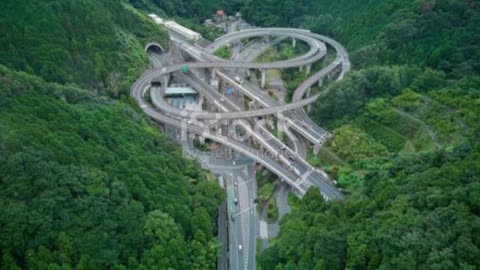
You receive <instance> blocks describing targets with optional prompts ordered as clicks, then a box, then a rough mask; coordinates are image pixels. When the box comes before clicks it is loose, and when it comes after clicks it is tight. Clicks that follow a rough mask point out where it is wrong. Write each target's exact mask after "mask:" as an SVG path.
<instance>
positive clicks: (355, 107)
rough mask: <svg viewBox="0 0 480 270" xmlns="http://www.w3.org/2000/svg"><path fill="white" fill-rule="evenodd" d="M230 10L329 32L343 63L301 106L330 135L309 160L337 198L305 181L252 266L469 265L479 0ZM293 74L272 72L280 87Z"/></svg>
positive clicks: (479, 84)
mask: <svg viewBox="0 0 480 270" xmlns="http://www.w3.org/2000/svg"><path fill="white" fill-rule="evenodd" d="M292 5H294V6H295V7H297V8H295V9H287V8H285V6H292ZM242 10H243V11H244V12H243V15H244V16H245V17H246V18H247V20H251V21H254V22H256V23H258V24H260V25H266V26H273V25H281V26H289V27H291V26H297V27H305V28H308V29H311V30H313V31H315V32H318V33H322V34H327V35H330V36H332V37H333V38H335V39H337V40H339V41H340V42H342V43H343V44H345V45H346V47H347V49H348V51H349V53H350V56H351V60H352V64H353V70H352V71H351V72H350V74H348V75H347V77H346V78H345V79H344V80H343V81H341V82H335V83H334V82H332V81H329V82H328V83H327V85H326V86H324V87H323V88H320V89H318V88H317V89H315V91H318V92H319V93H320V94H321V98H320V99H319V100H318V102H317V104H315V106H313V107H314V109H313V111H312V112H311V113H310V114H311V117H312V118H313V119H315V121H316V122H317V123H318V124H319V125H320V126H323V127H326V128H327V129H328V130H330V131H331V132H332V133H333V135H334V136H332V138H331V139H330V140H329V141H327V143H326V144H325V145H324V146H323V148H322V149H321V151H320V153H319V154H318V155H314V154H313V153H311V152H310V153H309V161H310V162H312V163H313V164H316V165H318V166H321V167H322V168H323V169H325V170H326V171H327V172H328V173H329V174H330V175H332V176H333V177H335V178H336V179H337V181H338V183H339V185H340V187H342V188H343V189H344V192H346V193H347V194H348V197H347V199H346V200H345V201H344V202H341V203H332V202H325V201H324V200H323V198H322V196H321V195H320V193H319V192H318V190H311V191H310V192H309V193H308V194H307V196H306V197H305V198H304V199H303V200H302V201H298V200H294V201H293V205H294V207H293V212H292V213H291V214H289V215H287V216H286V217H285V218H284V219H283V220H282V222H281V229H280V235H279V237H278V238H277V239H275V240H274V242H273V245H272V246H271V247H270V248H269V249H267V250H266V251H264V252H263V253H262V254H260V256H259V264H260V267H261V269H276V270H280V269H478V267H480V260H479V258H480V218H479V215H480V144H479V140H478V138H480V106H479V105H480V77H479V76H478V74H479V71H480V67H479V62H480V61H479V60H480V59H479V56H480V46H479V44H480V42H479V41H480V36H479V34H478V33H479V32H480V23H479V21H478V18H479V16H478V15H479V14H480V6H479V3H478V2H475V1H442V0H439V1H406V0H405V1H401V0H392V1H329V2H327V1H303V2H300V3H299V2H296V1H275V0H272V1H262V2H260V1H247V2H246V5H244V6H243V7H242ZM292 74H296V75H295V76H293V77H292V76H291V75H292ZM299 76H300V77H303V76H304V75H302V74H301V72H298V69H297V70H287V71H285V72H284V76H283V77H284V79H285V80H286V83H287V86H289V87H288V88H289V89H290V88H291V89H294V88H295V86H296V85H298V83H300V82H301V81H302V79H300V80H297V78H298V77H299ZM291 85H293V87H291ZM287 98H288V97H287Z"/></svg>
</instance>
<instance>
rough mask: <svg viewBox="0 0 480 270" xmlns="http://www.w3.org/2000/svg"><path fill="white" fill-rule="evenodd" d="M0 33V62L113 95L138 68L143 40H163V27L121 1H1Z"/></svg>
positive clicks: (144, 59)
mask: <svg viewBox="0 0 480 270" xmlns="http://www.w3.org/2000/svg"><path fill="white" fill-rule="evenodd" d="M0 36H1V38H0V63H1V64H3V65H6V66H7V67H9V68H11V69H14V70H22V71H26V72H28V73H31V74H35V75H38V76H40V77H42V78H44V79H45V80H47V81H52V82H58V83H75V84H78V85H81V86H83V87H87V88H93V89H96V90H98V91H102V92H107V93H108V94H110V95H111V96H113V97H117V96H118V95H119V94H120V93H127V91H128V88H129V86H130V84H131V83H132V81H133V80H135V79H136V78H137V77H138V75H139V74H141V72H143V69H144V66H145V64H146V63H148V60H147V57H146V54H145V53H144V52H143V48H144V47H143V46H144V45H145V43H146V42H147V41H158V42H160V43H162V44H164V45H167V44H166V41H167V35H166V31H164V30H161V29H159V28H158V27H157V26H155V25H154V24H153V23H152V22H150V21H149V20H147V19H146V18H145V17H144V16H141V15H139V12H138V11H136V10H134V9H133V8H131V7H129V6H127V5H126V4H125V3H124V2H123V1H121V0H101V1H95V0H72V1H53V0H45V1H26V0H20V1H14V0H5V1H2V2H1V3H0Z"/></svg>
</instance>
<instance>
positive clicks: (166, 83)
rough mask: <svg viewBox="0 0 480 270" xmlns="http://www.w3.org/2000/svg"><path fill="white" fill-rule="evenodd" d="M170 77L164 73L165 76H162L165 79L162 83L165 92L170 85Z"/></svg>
mask: <svg viewBox="0 0 480 270" xmlns="http://www.w3.org/2000/svg"><path fill="white" fill-rule="evenodd" d="M168 79H169V78H168V75H164V76H163V77H162V81H163V83H162V84H163V87H164V88H165V92H166V91H167V87H168Z"/></svg>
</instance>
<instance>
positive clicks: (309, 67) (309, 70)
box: [307, 64, 312, 75]
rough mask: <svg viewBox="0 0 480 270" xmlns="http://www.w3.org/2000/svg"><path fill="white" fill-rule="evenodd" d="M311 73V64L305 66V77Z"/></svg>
mask: <svg viewBox="0 0 480 270" xmlns="http://www.w3.org/2000/svg"><path fill="white" fill-rule="evenodd" d="M311 71H312V64H310V65H307V75H309V74H310V72H311Z"/></svg>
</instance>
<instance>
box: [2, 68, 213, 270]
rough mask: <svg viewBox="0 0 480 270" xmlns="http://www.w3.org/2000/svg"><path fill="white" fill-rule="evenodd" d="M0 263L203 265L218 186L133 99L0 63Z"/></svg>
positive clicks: (208, 262)
mask: <svg viewBox="0 0 480 270" xmlns="http://www.w3.org/2000/svg"><path fill="white" fill-rule="evenodd" d="M0 112H1V113H0V138H1V140H0V183H1V186H2V188H1V189H0V205H1V206H2V207H1V208H0V227H1V228H2V229H1V230H0V239H1V241H0V254H1V257H2V263H1V265H2V267H0V268H1V269H14V268H10V267H14V265H17V266H19V267H21V268H29V269H71V268H76V269H106V268H111V267H116V268H115V269H122V268H121V266H122V265H123V266H129V267H134V268H137V267H140V266H143V267H146V268H144V269H151V268H152V267H155V268H157V267H160V268H162V269H166V268H168V267H172V268H175V269H190V268H191V267H193V266H196V267H198V268H200V269H206V268H212V266H213V265H215V257H216V254H217V251H216V248H217V244H216V240H214V233H215V231H216V229H215V227H216V226H215V216H216V215H217V206H218V205H219V203H220V200H221V198H222V192H221V190H220V188H219V187H218V186H217V184H216V183H215V182H205V181H204V180H203V179H204V175H203V174H204V173H203V172H202V171H201V170H200V169H199V167H198V165H197V164H195V163H194V162H191V161H186V160H185V159H184V158H183V156H182V152H181V151H180V149H179V148H178V147H177V146H176V145H173V144H172V143H171V142H170V140H169V139H167V138H166V137H165V136H164V135H162V134H160V133H159V131H158V130H157V128H155V127H154V126H152V125H151V124H150V123H149V121H147V120H146V119H145V118H144V116H143V113H142V112H141V111H140V110H139V109H138V108H136V106H135V104H133V103H132V104H130V102H123V101H112V100H109V99H107V98H101V97H98V96H96V95H94V94H91V93H89V92H88V91H86V90H82V89H79V88H76V87H64V86H60V85H56V84H50V83H45V82H44V81H43V80H41V79H39V78H37V77H32V76H30V75H27V74H24V73H14V72H11V71H9V70H8V69H6V68H5V67H1V69H0Z"/></svg>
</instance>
